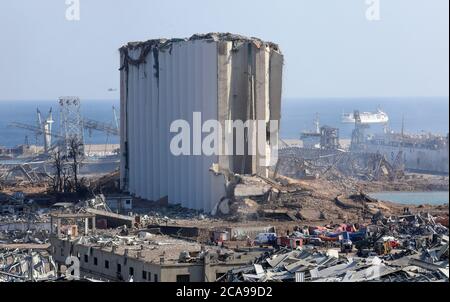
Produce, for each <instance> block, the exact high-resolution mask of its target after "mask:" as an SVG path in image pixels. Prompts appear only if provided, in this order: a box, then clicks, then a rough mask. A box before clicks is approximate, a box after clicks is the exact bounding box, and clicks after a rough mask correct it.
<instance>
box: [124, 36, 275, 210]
mask: <svg viewBox="0 0 450 302" xmlns="http://www.w3.org/2000/svg"><path fill="white" fill-rule="evenodd" d="M120 52H121V150H122V160H121V185H122V189H123V190H126V191H129V192H130V193H132V194H134V195H136V196H137V197H140V198H142V199H146V200H152V201H157V200H160V199H164V198H167V199H168V201H169V203H171V204H181V205H182V206H184V207H187V208H192V209H197V210H204V211H205V212H211V211H212V210H213V209H214V208H215V207H216V205H217V204H218V203H219V202H220V201H221V200H223V199H225V198H227V192H228V190H227V186H228V183H229V179H230V176H231V175H233V174H259V175H263V176H267V173H268V172H267V171H268V166H269V164H268V163H269V159H270V157H271V150H273V148H274V147H276V146H274V144H276V143H277V142H278V127H276V128H271V129H270V130H261V129H260V128H257V129H256V130H255V131H256V132H258V131H259V132H264V133H259V134H263V135H256V136H251V135H249V132H248V129H246V130H245V131H246V132H245V135H244V138H243V139H244V140H245V141H248V140H251V139H250V137H255V138H253V143H254V144H255V145H258V144H259V145H263V146H264V152H262V153H261V152H256V153H253V152H250V149H251V148H252V147H250V148H249V147H248V146H246V147H245V148H244V149H245V150H244V153H239V152H234V151H236V148H237V145H238V144H239V142H238V140H239V138H240V137H238V135H236V134H235V133H236V130H235V129H234V128H233V126H234V125H233V126H231V127H230V124H228V123H227V122H226V121H243V122H244V123H245V122H246V121H256V120H258V121H263V122H264V123H266V124H268V123H269V122H270V121H272V122H275V123H276V124H277V126H278V124H279V121H280V107H281V82H282V69H283V55H282V54H281V52H280V50H279V49H278V46H277V45H275V44H273V43H267V42H263V41H261V40H259V39H255V38H246V37H242V36H237V35H232V34H206V35H194V36H193V37H191V38H189V39H171V40H165V39H160V40H150V41H147V42H134V43H129V44H127V45H126V46H124V47H122V48H121V49H120ZM198 117H201V120H202V123H203V122H205V121H211V120H215V121H218V123H219V124H220V126H221V129H222V131H217V132H214V134H213V135H216V137H215V139H216V140H217V141H219V144H220V146H222V145H225V140H226V138H227V134H229V133H232V136H233V139H232V140H233V142H234V146H233V147H232V149H233V152H231V153H230V152H224V153H223V152H217V153H213V154H212V155H211V154H206V153H207V152H202V149H201V148H202V144H200V146H198V144H197V145H196V142H197V140H196V138H200V140H201V141H203V140H204V139H205V138H206V137H208V135H209V136H210V134H208V128H209V127H208V126H207V123H205V124H200V125H199V124H198V123H197V118H198ZM177 120H183V121H186V123H185V124H187V125H189V126H190V131H191V132H190V134H189V136H188V138H187V140H186V141H184V142H183V143H186V142H188V143H190V144H191V146H189V147H188V148H189V149H188V152H184V153H182V154H174V152H173V150H172V148H171V144H173V138H174V136H175V135H176V134H174V133H173V131H172V132H171V126H172V130H174V129H173V128H174V127H173V125H174V124H173V123H174V121H177ZM202 125H203V127H202ZM205 127H206V129H205ZM235 136H236V137H235ZM261 137H262V138H261ZM273 142H276V143H273ZM220 148H221V147H220ZM221 150H222V149H221ZM228 151H229V150H228Z"/></svg>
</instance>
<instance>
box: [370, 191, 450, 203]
mask: <svg viewBox="0 0 450 302" xmlns="http://www.w3.org/2000/svg"><path fill="white" fill-rule="evenodd" d="M370 196H371V197H373V198H376V199H379V200H384V201H391V202H394V203H400V204H412V205H421V204H431V205H443V204H448V201H449V192H448V191H445V192H380V193H373V194H370Z"/></svg>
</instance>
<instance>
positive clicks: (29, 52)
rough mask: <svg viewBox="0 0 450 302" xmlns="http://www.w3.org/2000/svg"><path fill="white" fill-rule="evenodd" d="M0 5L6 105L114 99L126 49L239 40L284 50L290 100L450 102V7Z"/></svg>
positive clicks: (12, 0) (83, 0)
mask: <svg viewBox="0 0 450 302" xmlns="http://www.w3.org/2000/svg"><path fill="white" fill-rule="evenodd" d="M365 1H366V0H278V1H275V0H267V1H266V0H226V1H216V0H164V1H163V0H158V1H157V0H128V1H125V0H124V1H113V0H80V20H79V21H67V20H66V17H65V15H66V8H67V5H66V4H65V0H39V1H36V0H1V1H0V100H7V99H56V98H57V97H58V96H61V95H78V96H80V97H82V98H84V99H86V98H89V99H94V98H95V99H105V98H107V99H111V98H118V95H119V93H118V92H108V88H119V72H118V67H119V53H118V50H117V49H118V48H119V47H120V46H121V45H123V44H124V43H126V42H128V41H133V40H147V39H151V38H159V37H168V38H169V37H187V36H191V35H192V34H194V33H206V32H217V31H223V32H234V33H240V34H244V35H249V36H256V37H260V38H262V39H265V40H271V41H274V42H276V43H278V44H280V46H281V48H282V50H283V52H284V54H285V61H286V62H285V74H284V96H285V97H367V96H369V97H382V96H448V90H449V88H448V81H449V32H448V31H449V15H448V14H449V1H448V0H379V1H380V5H381V6H380V8H381V10H380V18H381V19H380V21H372V22H370V21H368V20H367V19H366V10H367V8H368V5H367V4H366V2H365Z"/></svg>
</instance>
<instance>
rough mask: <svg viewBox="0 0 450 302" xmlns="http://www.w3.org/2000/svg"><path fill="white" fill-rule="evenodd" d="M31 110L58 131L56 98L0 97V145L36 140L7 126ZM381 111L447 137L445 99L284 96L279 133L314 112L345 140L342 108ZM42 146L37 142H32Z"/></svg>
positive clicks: (27, 117) (30, 117) (92, 140)
mask: <svg viewBox="0 0 450 302" xmlns="http://www.w3.org/2000/svg"><path fill="white" fill-rule="evenodd" d="M113 106H115V107H116V108H119V101H118V100H96V101H93V100H82V105H81V111H82V114H83V116H84V117H85V118H89V119H93V120H98V121H100V122H104V123H110V124H113V120H114V118H113V111H112V107H113ZM36 108H39V109H40V111H41V112H42V114H43V116H45V115H46V114H47V112H48V110H49V109H50V108H53V118H54V120H55V124H54V128H53V129H54V131H56V132H58V131H59V130H58V128H59V127H58V126H59V106H58V103H57V101H56V100H53V101H50V100H41V101H0V145H1V146H6V147H13V146H16V145H20V144H23V143H24V142H25V137H27V136H28V142H29V143H30V144H34V143H36V138H35V136H34V134H33V133H31V132H29V131H27V130H22V129H16V128H13V127H10V126H9V125H10V124H11V123H12V122H21V123H26V124H31V125H36ZM377 108H381V109H382V110H384V111H385V112H386V113H387V114H388V115H389V116H390V119H391V122H390V127H391V129H393V130H396V131H400V130H401V127H402V119H404V121H405V130H406V132H408V133H420V132H423V131H424V132H432V133H437V134H442V135H447V133H448V132H449V103H448V98H377V99H375V98H373V99H371V98H360V99H343V98H339V99H338V98H336V99H330V98H327V99H321V98H315V99H310V98H298V99H284V100H283V103H282V120H281V129H280V131H281V137H282V138H283V139H298V138H299V137H300V132H301V131H305V130H312V129H313V128H314V124H313V122H314V119H315V116H316V114H318V115H319V119H320V123H321V125H327V126H332V127H337V128H340V135H341V137H342V138H350V137H351V132H352V129H353V125H343V124H341V122H340V119H341V115H342V113H343V112H346V113H349V112H353V111H354V110H360V111H376V109H377ZM369 131H372V132H380V131H382V127H381V126H372V127H371V129H370V130H369ZM85 141H86V143H87V144H105V143H118V142H119V139H118V138H117V137H107V136H106V135H105V134H103V133H101V132H96V131H95V132H92V133H91V134H89V133H86V134H85ZM38 144H42V140H41V139H39V140H38Z"/></svg>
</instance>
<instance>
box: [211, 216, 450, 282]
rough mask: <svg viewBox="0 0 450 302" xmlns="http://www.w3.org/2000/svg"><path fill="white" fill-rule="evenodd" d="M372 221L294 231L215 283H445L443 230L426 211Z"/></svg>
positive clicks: (446, 243) (445, 238) (445, 240)
mask: <svg viewBox="0 0 450 302" xmlns="http://www.w3.org/2000/svg"><path fill="white" fill-rule="evenodd" d="M373 222H374V224H373V225H369V226H358V225H355V226H354V225H341V226H337V227H334V228H332V227H304V228H302V229H298V230H296V231H295V232H294V233H293V234H291V235H290V236H289V238H290V239H295V238H298V239H299V243H300V244H297V243H296V242H295V246H292V242H293V241H292V240H285V237H281V238H278V242H277V244H276V245H275V246H277V247H278V249H277V250H276V251H275V252H273V253H271V254H264V255H262V256H261V257H260V258H258V259H256V260H255V261H254V263H253V264H252V265H249V266H248V267H243V268H240V269H236V270H232V271H230V272H229V273H228V274H227V275H226V276H224V277H222V278H221V279H220V280H219V281H228V282H240V281H245V282H278V281H287V282H291V281H297V282H306V281H311V282H369V281H370V282H371V281H378V282H393V281H401V282H422V281H448V274H449V266H448V264H449V263H448V259H449V254H448V247H449V237H448V228H446V227H444V226H442V225H441V224H439V223H436V222H435V220H434V218H433V217H432V216H431V215H429V214H427V215H421V214H418V215H405V216H399V217H383V216H382V215H376V216H375V217H374V218H373ZM283 239H284V240H283ZM283 242H284V243H286V242H287V243H286V244H283ZM330 247H336V248H337V249H329V248H330ZM327 249H328V250H327ZM355 250H357V252H356V253H355Z"/></svg>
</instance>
